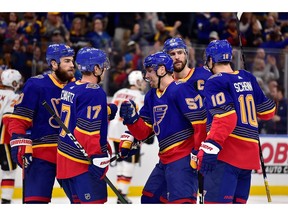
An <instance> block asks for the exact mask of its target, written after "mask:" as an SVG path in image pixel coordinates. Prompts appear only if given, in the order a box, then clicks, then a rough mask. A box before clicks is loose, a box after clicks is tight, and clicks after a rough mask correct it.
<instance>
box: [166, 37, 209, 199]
mask: <svg viewBox="0 0 288 216" xmlns="http://www.w3.org/2000/svg"><path fill="white" fill-rule="evenodd" d="M163 51H164V52H166V53H167V54H169V55H170V56H171V58H172V59H173V67H174V72H173V76H174V79H175V80H178V81H181V82H187V83H190V84H191V85H192V86H193V87H194V88H196V89H197V90H198V91H199V94H200V95H201V98H198V100H200V103H203V104H204V96H203V90H204V85H205V82H206V80H207V79H208V78H209V77H210V76H211V75H212V73H211V71H210V70H209V69H208V68H207V66H205V65H204V66H202V67H196V68H189V66H188V65H189V62H188V59H189V52H188V47H187V45H186V43H185V42H184V40H183V39H182V38H180V37H175V38H170V39H167V40H166V41H165V43H164V47H163ZM205 60H206V59H205ZM199 147H200V146H195V147H194V148H193V150H192V156H193V157H195V158H196V155H197V153H198V150H199ZM198 178H199V193H200V194H201V193H203V191H201V190H200V188H203V186H202V183H203V181H202V176H201V174H200V173H199V175H198ZM202 196H203V194H202Z"/></svg>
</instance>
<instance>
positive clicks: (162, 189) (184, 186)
mask: <svg viewBox="0 0 288 216" xmlns="http://www.w3.org/2000/svg"><path fill="white" fill-rule="evenodd" d="M144 68H145V70H146V74H145V79H146V80H147V81H148V82H149V83H150V86H151V87H152V89H151V90H149V91H148V92H147V94H146V95H145V99H144V105H143V107H142V108H141V110H140V113H139V114H138V113H137V111H136V107H135V103H134V102H133V101H132V100H130V101H126V102H123V103H122V105H121V108H120V116H121V117H122V118H123V119H124V121H123V123H124V124H126V125H127V127H128V129H129V131H130V132H131V133H132V135H133V136H134V137H135V138H136V139H138V140H143V139H145V138H147V137H148V136H149V135H150V134H151V132H152V131H153V132H154V133H155V135H156V136H157V139H158V142H159V153H158V155H159V158H160V160H159V162H158V163H157V165H156V167H155V168H154V169H153V171H152V173H151V174H150V176H149V178H148V180H147V182H146V184H145V186H144V189H143V192H142V197H141V203H196V200H197V189H198V181H197V171H196V167H194V168H192V167H191V165H190V162H191V156H190V153H191V150H192V148H193V147H195V146H198V145H200V143H201V141H203V140H204V139H205V137H206V129H205V126H206V125H205V122H206V112H205V110H204V108H203V105H202V104H200V103H199V100H197V98H199V97H200V95H199V93H198V92H197V91H196V90H195V89H194V88H193V87H192V86H191V85H188V84H187V83H182V82H175V81H174V79H173V76H172V73H173V60H172V58H171V57H170V56H169V55H168V54H166V53H165V52H158V53H155V54H152V55H149V56H148V57H146V58H145V60H144ZM123 140H124V138H122V141H123ZM129 140H130V143H132V142H131V138H130V137H129V136H127V141H126V143H125V145H122V146H121V148H120V149H121V151H123V152H125V151H126V150H127V149H128V145H127V142H128V141H129ZM131 145H132V144H131Z"/></svg>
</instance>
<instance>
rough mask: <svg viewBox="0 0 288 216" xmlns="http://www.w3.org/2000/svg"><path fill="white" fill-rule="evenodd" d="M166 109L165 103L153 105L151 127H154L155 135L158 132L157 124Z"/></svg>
mask: <svg viewBox="0 0 288 216" xmlns="http://www.w3.org/2000/svg"><path fill="white" fill-rule="evenodd" d="M167 109H168V106H167V105H160V106H154V107H153V116H154V124H153V129H154V132H155V135H159V134H160V126H159V124H160V123H161V122H162V120H163V118H164V116H165V114H166V111H167Z"/></svg>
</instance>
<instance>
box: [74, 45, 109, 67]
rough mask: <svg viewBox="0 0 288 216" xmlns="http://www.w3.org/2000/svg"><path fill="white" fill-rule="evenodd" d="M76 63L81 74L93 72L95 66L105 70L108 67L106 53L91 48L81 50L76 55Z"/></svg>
mask: <svg viewBox="0 0 288 216" xmlns="http://www.w3.org/2000/svg"><path fill="white" fill-rule="evenodd" d="M76 63H77V64H78V69H79V70H80V71H81V72H86V71H87V72H93V71H94V67H95V66H96V65H99V67H100V68H101V69H104V68H105V69H106V70H108V69H109V67H110V62H109V59H108V57H107V55H106V53H105V52H103V51H102V50H100V49H96V48H93V47H83V48H81V49H80V50H79V51H78V53H77V55H76Z"/></svg>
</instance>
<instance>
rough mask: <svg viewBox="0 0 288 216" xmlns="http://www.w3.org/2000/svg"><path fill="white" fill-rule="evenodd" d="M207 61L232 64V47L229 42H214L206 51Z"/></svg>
mask: <svg viewBox="0 0 288 216" xmlns="http://www.w3.org/2000/svg"><path fill="white" fill-rule="evenodd" d="M205 53H206V59H207V61H208V60H209V58H212V61H213V62H214V63H218V62H231V61H232V46H231V45H230V43H229V42H228V41H227V40H213V41H211V42H210V43H209V44H208V46H207V48H206V50H205Z"/></svg>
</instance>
